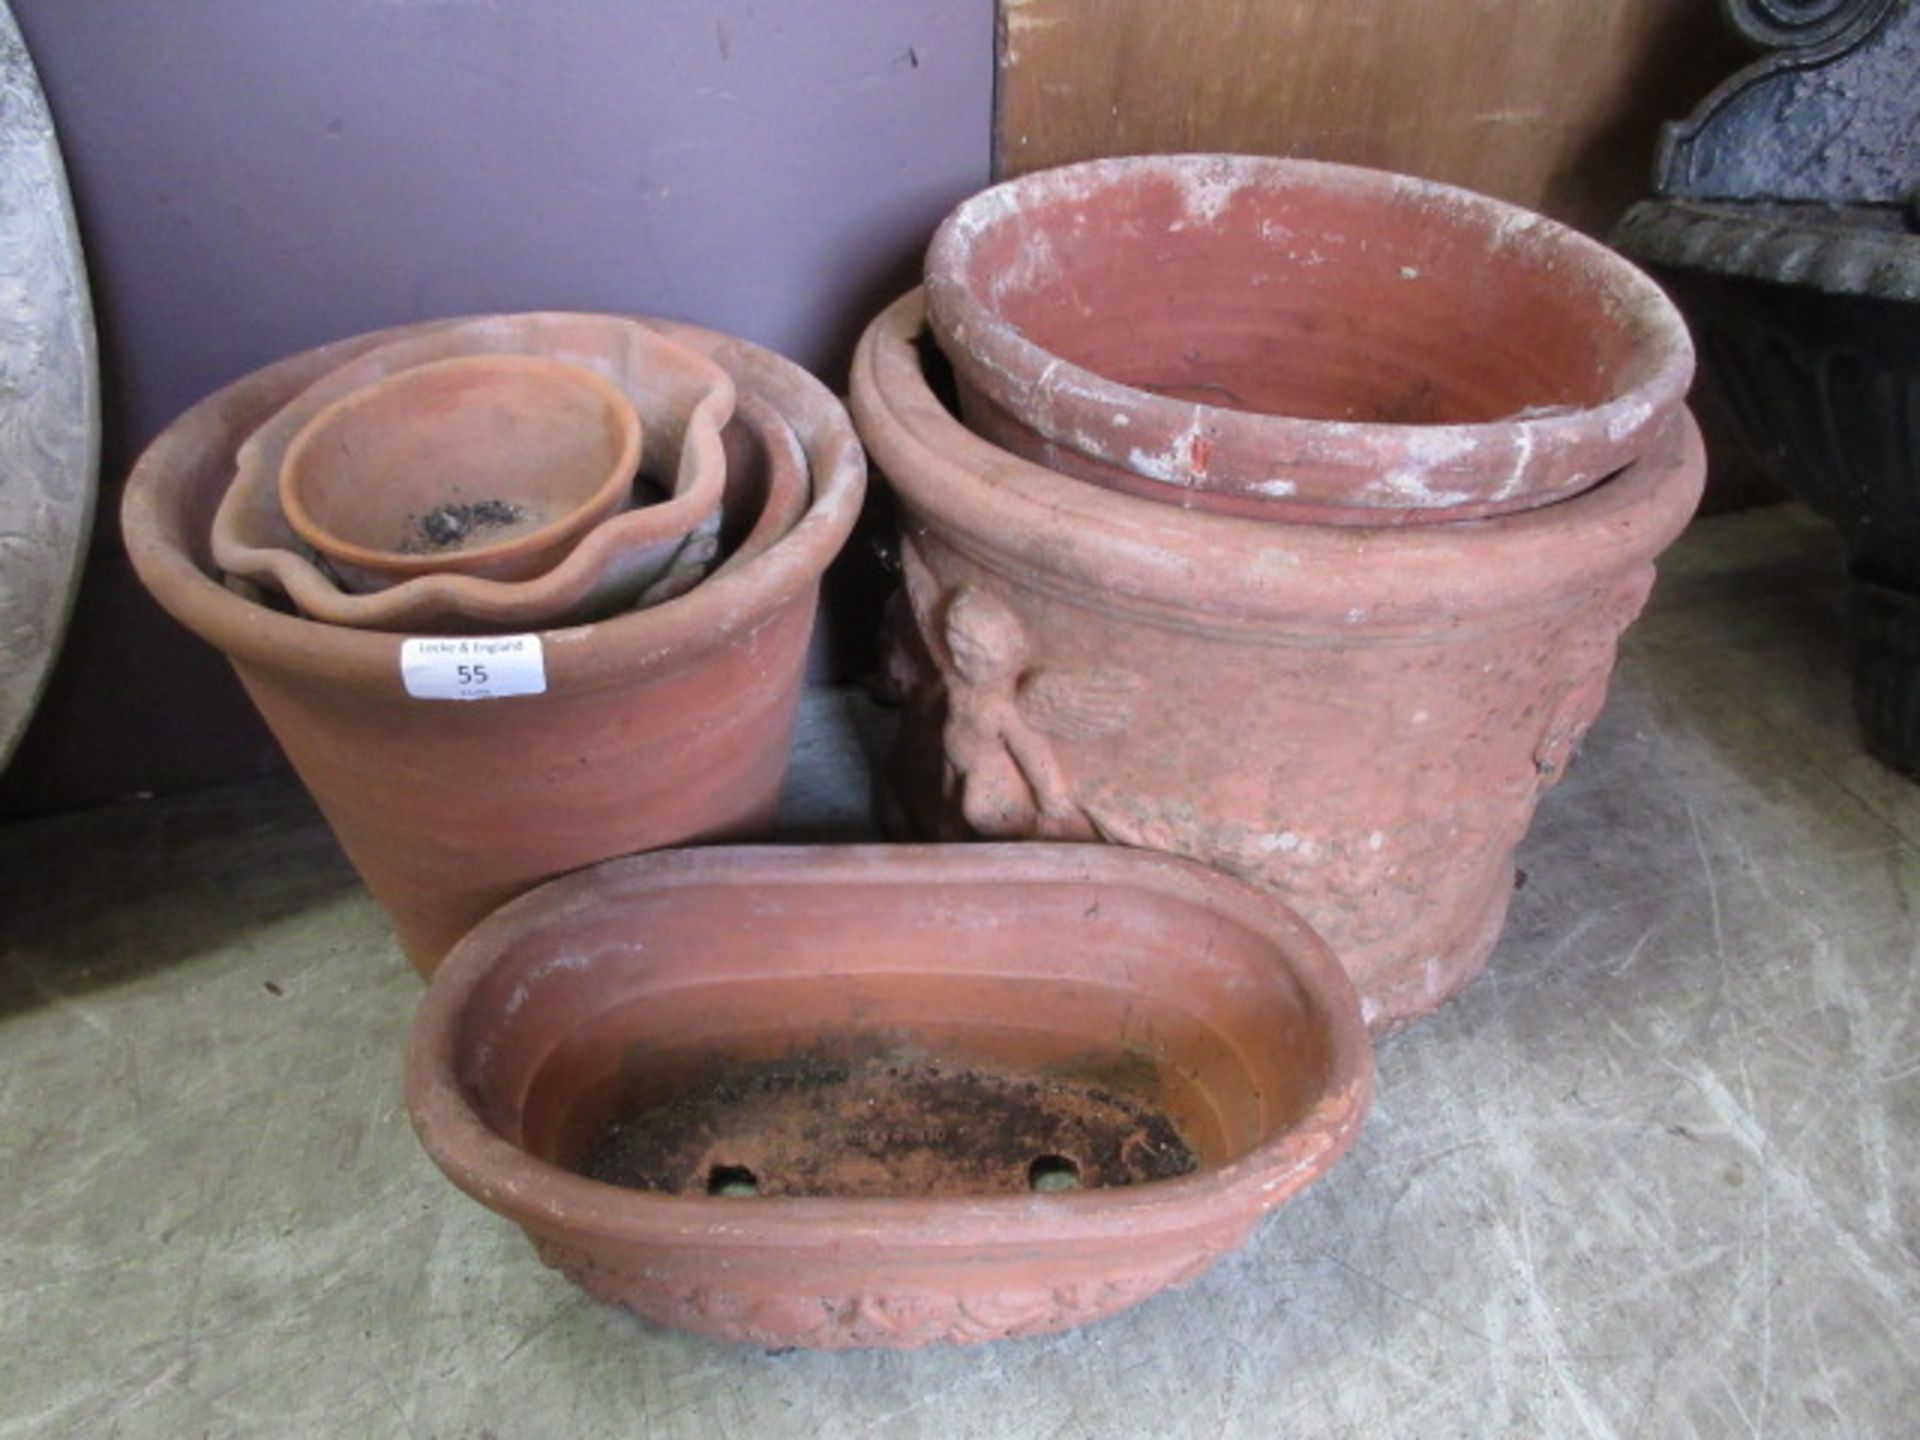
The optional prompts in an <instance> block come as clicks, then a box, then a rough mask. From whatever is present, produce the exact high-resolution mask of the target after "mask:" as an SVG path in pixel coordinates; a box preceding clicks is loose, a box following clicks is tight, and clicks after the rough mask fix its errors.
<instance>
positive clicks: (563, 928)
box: [407, 845, 1372, 1347]
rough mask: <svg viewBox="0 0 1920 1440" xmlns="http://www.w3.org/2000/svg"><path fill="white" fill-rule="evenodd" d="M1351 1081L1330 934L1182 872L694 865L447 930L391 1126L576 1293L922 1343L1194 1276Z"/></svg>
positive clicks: (842, 863)
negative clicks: (405, 1123) (414, 1137)
mask: <svg viewBox="0 0 1920 1440" xmlns="http://www.w3.org/2000/svg"><path fill="white" fill-rule="evenodd" d="M1371 1078H1372V1064H1371V1059H1370V1055H1369V1051H1368V1046H1367V1041H1366V1034H1365V1030H1364V1027H1363V1026H1362V1025H1361V1023H1360V1017H1359V1012H1358V1009H1357V1007H1356V1004H1355V1000H1354V995H1353V991H1352V988H1351V987H1350V986H1349V985H1348V983H1347V981H1346V979H1345V977H1344V976H1343V975H1342V973H1341V971H1340V967H1339V965H1338V963H1337V962H1336V961H1335V960H1334V959H1333V957H1332V956H1331V955H1330V954H1329V953H1328V952H1327V949H1326V947H1325V946H1324V945H1322V944H1321V942H1320V941H1319V940H1318V939H1317V938H1316V937H1315V936H1314V935H1313V933H1312V932H1311V931H1309V930H1308V929H1307V927H1306V926H1305V925H1304V924H1302V923H1301V922H1300V920H1299V919H1298V918H1297V917H1295V916H1294V915H1293V914H1292V913H1291V912H1289V911H1287V910H1286V909H1285V908H1284V907H1282V906H1280V905H1279V904H1277V903H1276V902H1274V901H1273V900H1272V899H1271V898H1269V897H1267V896H1264V895H1262V894H1260V893H1259V892H1257V891H1255V890H1253V889H1251V888H1249V887H1247V886H1244V885H1240V884H1238V883H1237V882H1234V881H1232V880H1229V879H1227V878H1226V877H1224V876H1220V875H1216V874H1213V873H1212V872H1210V871H1206V870H1203V869H1201V868H1200V867H1198V866H1193V865H1188V864H1186V863H1184V862H1180V861H1174V860H1169V859H1167V858H1165V857H1159V856H1148V855H1144V854H1139V853H1131V852H1127V851H1121V850H1112V849H1104V848H1099V847H1089V846H1051V845H1048V846H1041V845H1021V846H988V847H953V846H946V847H899V848H883V847H871V846H857V847H820V848H813V849H792V850H788V849H740V850H728V849H715V850H701V851H684V852H677V853H669V854H661V855H649V856H643V857H640V858H638V859H633V860H621V861H614V862H611V863H609V864H607V865H603V866H599V867H596V868H595V869H592V870H589V871H586V872H584V873H582V874H578V875H572V876H568V877H566V878H565V879H563V880H560V881H557V882H555V883H554V884H552V885H549V886H546V887H544V888H543V889H541V890H539V891H538V892H536V893H535V894H532V895H529V896H527V897H525V898H524V899H522V900H521V901H519V902H517V903H515V904H513V905H510V906H508V907H507V908H506V909H504V910H502V911H501V912H500V913H499V914H498V915H495V916H494V917H492V918H491V919H490V920H488V921H487V922H486V923H485V924H483V925H481V926H480V927H479V928H478V929H476V930H475V931H474V932H473V933H472V934H471V935H470V936H468V937H467V939H466V940H464V941H463V942H462V943H461V944H460V946H459V947H458V948H457V949H456V950H455V951H454V953H453V954H452V955H451V956H449V957H448V960H447V963H446V965H445V966H444V967H442V969H441V971H440V973H439V974H438V975H437V976H436V977H435V979H434V983H433V985H432V987H431V988H430V989H429V990H428V992H427V997H426V999H425V1001H424V1002H423V1003H422V1005H421V1008H420V1012H419V1015H418V1017H417V1019H416V1020H415V1022H414V1029H413V1042H412V1046H411V1049H410V1051H409V1054H408V1059H407V1104H408V1108H409V1109H410V1110H411V1112H412V1115H413V1122H414V1126H415V1128H416V1130H417V1131H418V1132H419V1135H420V1139H421V1141H422V1143H423V1144H424V1145H425V1146H426V1148H427V1151H428V1153H429V1154H431V1155H432V1156H433V1158H434V1160H435V1162H436V1163H438V1164H439V1166H440V1167H441V1169H443V1170H444V1171H446V1173H447V1175H448V1176H449V1177H450V1178H451V1179H452V1180H453V1181H454V1183H455V1184H457V1185H459V1186H460V1187H461V1188H462V1189H463V1190H465V1191H466V1192H467V1193H468V1194H470V1195H472V1196H473V1197H474V1198H475V1199H477V1200H479V1201H480V1202H481V1203H482V1204H484V1205H487V1206H489V1207H490V1208H492V1209H494V1210H497V1211H499V1212H500V1213H501V1214H503V1215H505V1216H507V1217H508V1218H510V1219H512V1220H513V1221H514V1222H515V1223H517V1224H518V1225H520V1226H521V1227H522V1228H523V1229H524V1230H525V1231H526V1233H527V1235H528V1237H529V1238H530V1239H531V1240H532V1241H533V1243H534V1245H535V1246H536V1247H537V1248H538V1250H539V1252H540V1255H541V1257H542V1258H543V1259H544V1260H545V1261H546V1262H547V1263H548V1264H550V1265H553V1266H556V1267H557V1268H559V1269H561V1270H562V1271H564V1272H565V1273H566V1274H567V1276H568V1277H569V1278H571V1279H572V1280H574V1281H575V1282H576V1283H578V1284H579V1285H581V1286H583V1287H584V1288H586V1289H587V1290H588V1291H590V1292H591V1293H592V1294H594V1295H596V1296H598V1297H599V1298H600V1299H602V1300H608V1301H612V1302H615V1303H618V1304H622V1305H626V1306H628V1307H630V1308H632V1309H634V1310H636V1311H638V1312H639V1313H640V1314H642V1315H645V1316H648V1317H649V1318H652V1319H654V1320H658V1321H660V1322H662V1323H664V1324H668V1325H675V1326H680V1327H683V1328H685V1329H689V1330H696V1331H700V1332H702V1333H704V1334H708V1335H714V1336H718V1337H720V1338H722V1339H727V1340H746V1341H753V1342H755V1343H758V1344H763V1345H807V1346H823V1347H825V1346H835V1347H837V1346H852V1345H886V1346H916V1345H923V1344H927V1343H930V1342H935V1341H977V1340H993V1339H1000V1338H1002V1337H1005V1336H1011V1335H1025V1334H1033V1333H1036V1332H1040V1331H1048V1330H1058V1329H1062V1328H1064V1327H1066V1326H1070V1325H1075V1324H1079V1323H1081V1322H1083V1321H1087V1320H1092V1319H1095V1318H1097V1317H1099V1316H1101V1315H1106V1314H1109V1313H1111V1312H1113V1311H1116V1310H1119V1309H1122V1308H1123V1307H1125V1306H1128V1305H1131V1304H1133V1303H1134V1302H1136V1301H1138V1300H1141V1299H1143V1298H1144V1297H1146V1296H1148V1295H1151V1294H1153V1293H1154V1292H1156V1291H1158V1290H1161V1289H1163V1288H1165V1287H1166V1286H1168V1285H1173V1284H1178V1283H1181V1282H1182V1281H1185V1280H1187V1279H1190V1278H1192V1277H1193V1276H1195V1275H1197V1274H1199V1273H1200V1272H1201V1271H1203V1270H1204V1269H1206V1267H1207V1266H1208V1265H1209V1264H1210V1263H1211V1262H1212V1261H1213V1260H1214V1259H1215V1258H1217V1257H1218V1256H1220V1255H1221V1254H1223V1253H1224V1252H1226V1251H1228V1250H1230V1249H1232V1248H1233V1247H1234V1246H1236V1245H1238V1244H1239V1243H1240V1242H1241V1241H1242V1240H1243V1239H1244V1238H1245V1237H1246V1234H1247V1232H1248V1230H1249V1229H1250V1228H1251V1227H1252V1225H1253V1224H1254V1222H1255V1221H1256V1220H1257V1219H1258V1218H1259V1217H1260V1216H1261V1215H1262V1214H1263V1213H1265V1212H1267V1211H1269V1210H1272V1209H1273V1208H1275V1207H1277V1206H1279V1205H1281V1204H1282V1203H1284V1202H1285V1201H1286V1200H1287V1199H1288V1198H1289V1197H1291V1196H1292V1195H1293V1194H1295V1193H1296V1192H1297V1191H1298V1190H1300V1189H1301V1188H1302V1187H1303V1186H1305V1185H1306V1184H1307V1183H1309V1182H1310V1181H1312V1180H1313V1179H1314V1178H1316V1177H1317V1176H1319V1175H1320V1174H1321V1173H1322V1172H1323V1171H1325V1170H1326V1169H1327V1168H1328V1167H1329V1166H1330V1165H1332V1164H1333V1162H1334V1161H1335V1160H1336V1159H1337V1158H1338V1157H1339V1156H1340V1155H1341V1154H1342V1153H1343V1152H1344V1151H1345V1150H1346V1148H1347V1146H1348V1145H1349V1144H1350V1143H1351V1141H1352V1139H1353V1137H1354V1135H1355V1133H1356V1131H1357V1130H1358V1128H1359V1125H1360V1122H1361V1119H1362V1117H1363V1115H1364V1112H1365V1109H1366V1105H1367V1100H1368V1094H1369V1088H1370V1084H1371ZM586 1172H591V1173H595V1174H600V1175H618V1176H619V1177H620V1178H621V1180H622V1182H623V1183H621V1184H612V1183H606V1181H605V1180H601V1179H589V1178H587V1173H586ZM1069 1181H1077V1184H1076V1185H1074V1186H1073V1188H1068V1189H1061V1188H1058V1187H1059V1186H1061V1185H1063V1184H1065V1183H1066V1182H1069ZM642 1183H644V1184H645V1185H646V1186H647V1188H645V1189H642V1188H630V1187H633V1186H637V1185H640V1184H642ZM1036 1192H1037V1193H1036Z"/></svg>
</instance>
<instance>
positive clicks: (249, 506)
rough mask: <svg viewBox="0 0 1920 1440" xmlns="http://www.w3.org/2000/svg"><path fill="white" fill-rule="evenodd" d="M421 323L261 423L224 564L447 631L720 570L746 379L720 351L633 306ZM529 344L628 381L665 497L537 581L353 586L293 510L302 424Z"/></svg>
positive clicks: (616, 601)
mask: <svg viewBox="0 0 1920 1440" xmlns="http://www.w3.org/2000/svg"><path fill="white" fill-rule="evenodd" d="M405 335H406V338H404V339H402V340H397V341H394V342H392V343H388V344H382V345H376V346H373V347H371V348H370V349H367V350H365V351H363V352H362V353H360V354H358V355H356V356H355V357H354V358H353V359H351V360H349V361H347V362H346V363H345V364H342V365H340V366H337V367H336V368H334V369H333V370H330V371H328V372H327V373H326V374H325V375H323V376H321V377H319V378H318V379H316V380H315V381H314V383H313V384H311V385H309V386H307V387H306V388H305V389H303V390H301V391H300V392H299V393H298V394H296V395H295V396H293V397H292V398H291V399H289V400H288V401H287V403H286V404H285V405H283V406H281V407H280V408H279V409H278V410H276V411H275V412H274V413H273V414H272V415H270V416H268V417H267V418H266V419H265V420H264V421H263V422H262V423H261V424H260V425H259V426H258V427H256V428H255V429H254V431H253V433H252V434H250V435H248V436H247V438H246V439H245V441H244V442H243V443H242V444H241V446H240V449H239V452H238V455H237V459H236V464H235V469H234V477H233V483H232V484H231V485H230V486H229V487H228V489H227V493H226V495H225V497H224V498H223V499H222V500H221V502H220V505H219V508H218V509H217V510H216V511H215V512H214V517H213V539H212V548H213V558H214V560H215V561H216V562H217V563H218V564H219V566H220V568H221V569H222V570H224V571H226V572H227V573H228V574H229V575H232V576H235V577H238V578H241V579H245V580H248V581H251V582H253V583H255V584H258V585H261V586H264V587H268V588H270V589H273V590H277V591H280V592H281V593H283V594H285V595H287V596H288V597H289V598H291V599H292V600H293V602H294V603H295V604H296V605H298V606H299V607H300V610H301V613H303V614H305V615H306V616H308V617H309V618H310V619H314V620H319V621H322V622H324V623H327V624H332V625H354V626H359V627H362V628H365V629H369V630H427V629H430V630H434V631H452V630H462V631H466V630H475V629H488V628H499V627H512V626H520V627H526V626H534V625H543V626H552V625H561V624H577V623H580V622H582V621H586V620H592V619H598V618H600V617H602V616H604V615H607V614H610V613H613V612H615V611H618V610H622V609H626V608H628V607H630V606H632V605H634V604H636V603H646V602H647V601H649V600H651V599H653V598H655V596H656V593H660V592H671V591H674V590H675V589H676V588H685V586H686V585H687V584H690V583H691V582H693V581H695V580H697V579H699V578H700V576H701V575H703V574H705V573H706V567H707V565H708V564H709V563H710V562H711V560H712V559H713V534H712V531H713V528H714V524H713V522H714V515H715V511H716V508H717V507H718V506H719V505H720V503H721V493H722V489H723V487H724V485H725V483H726V473H727V472H726V462H725V454H724V450H723V447H722V443H721V427H722V426H723V425H725V424H726V422H727V418H728V416H730V415H731V414H732V413H733V408H734V403H735V391H734V385H733V382H732V381H731V380H730V379H729V378H728V377H727V374H726V372H725V371H724V370H723V369H721V368H720V367H719V366H717V365H715V364H714V363H713V361H712V360H711V359H710V358H708V357H707V356H706V355H704V354H702V353H700V352H699V351H698V350H696V349H691V348H689V347H688V346H687V345H684V344H680V343H676V342H675V341H672V340H670V339H668V338H667V337H666V336H665V335H663V334H661V333H659V332H658V331H657V330H655V329H653V328H651V327H649V326H648V325H646V324H643V323H642V322H640V321H639V320H636V319H635V318H634V317H632V316H626V315H594V314H582V313H576V312H571V311H540V312H533V313H529V314H514V315H481V316H475V317H471V318H469V319H465V320H440V321H432V322H428V323H426V324H423V325H418V326H414V327H412V328H410V329H409V330H407V331H406V332H405ZM520 354H535V355H544V356H552V357H558V358H561V359H564V360H565V361H567V362H568V363H570V364H575V365H581V366H586V367H590V368H592V369H593V370H595V371H596V372H597V373H600V374H602V375H605V376H606V377H607V378H608V379H610V380H612V381H614V382H615V383H616V384H618V385H619V386H620V388H621V390H622V391H623V392H624V393H625V394H626V396H627V398H628V399H630V400H631V401H632V402H633V405H634V408H635V410H636V411H637V412H638V413H639V415H640V418H641V421H642V424H643V428H644V442H643V448H642V455H641V469H642V472H643V478H645V479H646V480H647V481H648V483H649V484H650V485H651V486H653V487H656V488H657V489H659V490H661V491H664V492H665V494H664V498H660V499H656V500H653V501H651V502H650V503H646V504H640V505H634V506H631V507H629V508H627V509H624V510H621V511H620V512H619V513H618V514H616V515H614V516H612V517H611V518H610V519H608V520H606V521H605V522H604V523H602V524H600V525H597V526H595V527H594V528H593V529H591V530H589V531H588V532H587V534H586V535H585V536H584V537H583V538H582V539H581V540H580V541H579V542H578V543H577V544H576V545H574V546H573V548H572V549H571V550H570V551H569V552H568V553H567V554H566V556H565V557H564V558H562V559H561V560H560V561H559V562H558V563H557V564H555V565H554V566H553V567H552V568H550V569H548V570H545V571H543V572H541V573H540V574H537V575H534V576H531V577H529V578H527V579H524V580H500V579H489V578H486V577H482V576H474V575H453V574H431V575H418V576H415V577H413V578H412V579H408V580H403V581H401V582H400V583H399V584H396V585H393V586H391V587H390V588H388V589H385V590H380V591H376V592H373V593H369V594H355V593H353V592H351V591H347V590H342V589H341V588H340V587H339V586H338V585H336V584H335V583H334V581H333V579H332V578H331V577H330V576H329V575H327V574H326V573H325V572H324V571H323V570H322V569H321V568H320V566H318V565H317V564H315V563H314V562H313V560H312V559H310V558H309V556H308V555H307V554H306V553H303V550H302V545H301V541H300V537H299V536H298V535H297V534H295V532H294V530H293V529H292V527H291V526H289V525H288V523H287V518H286V516H285V515H284V514H283V513H282V510H281V506H280V471H281V466H282V462H283V459H284V457H285V454H286V451H287V448H288V447H289V446H290V445H291V444H292V442H293V439H294V437H295V436H296V435H297V434H299V432H300V430H301V428H302V427H303V426H305V425H306V424H307V422H308V421H309V420H311V419H312V418H313V417H314V416H316V415H318V414H319V413H320V412H321V411H322V410H324V409H325V408H326V407H327V406H329V405H330V404H332V403H334V402H335V401H337V400H340V399H342V398H343V397H346V396H350V395H352V394H354V393H356V392H357V391H359V390H361V389H363V388H365V387H368V386H372V385H377V384H380V383H381V382H382V381H384V380H386V379H388V378H389V377H391V376H394V375H397V374H399V373H401V372H404V371H407V370H411V369H413V368H415V367H417V366H424V365H431V364H434V363H437V362H439V361H443V360H447V359H449V358H453V357H472V356H495V355H520Z"/></svg>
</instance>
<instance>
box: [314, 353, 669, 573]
mask: <svg viewBox="0 0 1920 1440" xmlns="http://www.w3.org/2000/svg"><path fill="white" fill-rule="evenodd" d="M639 466H640V417H639V415H638V414H636V413H635V412H634V408H633V405H632V402H630V401H629V400H628V399H627V397H626V396H625V395H623V394H621V393H620V391H619V390H618V389H617V388H615V387H614V386H613V385H612V384H610V383H608V382H607V381H606V380H604V379H602V378H601V377H600V376H599V375H597V374H595V373H594V372H593V371H591V370H587V369H584V368H582V367H581V366H578V365H568V364H564V363H563V362H561V361H558V360H548V359H546V358H544V357H542V356H537V355H469V356H463V357H461V358H459V359H455V360H441V361H438V362H436V363H435V364H432V365H420V366H416V367H414V368H413V369H411V370H404V371H402V372H401V373H399V374H398V375H389V376H388V377H387V378H386V379H384V380H381V381H379V382H377V383H375V384H373V385H368V386H366V387H364V388H363V389H360V390H356V391H355V392H354V393H353V394H351V395H344V396H342V397H341V398H340V399H338V400H335V401H334V402H333V403H332V404H331V405H328V406H326V407H325V408H324V409H322V410H321V411H320V413H319V414H317V415H315V416H314V417H313V418H312V419H311V420H309V421H307V423H306V424H305V425H303V426H302V427H301V428H300V431H299V433H298V434H296V435H295V436H294V437H293V443H292V444H290V445H289V446H288V447H287V453H286V456H285V458H284V459H283V460H282V462H281V465H280V508H281V511H282V512H283V513H284V514H285V515H286V517H287V523H288V524H289V525H291V526H292V527H293V529H294V533H295V534H297V535H299V536H300V538H301V539H303V540H305V541H306V542H307V543H308V544H309V545H311V546H312V547H313V548H314V549H315V550H317V551H319V552H320V553H321V554H322V555H324V556H326V558H327V559H328V561H330V562H331V563H332V566H333V570H334V573H335V574H336V575H338V576H339V577H340V578H341V579H342V580H343V581H344V582H345V583H346V584H347V585H348V586H349V587H350V588H352V589H354V590H384V589H385V588H386V587H387V586H389V585H392V584H394V583H396V582H397V581H400V580H405V579H409V578H411V577H412V576H415V575H433V574H440V573H444V572H449V571H450V572H452V573H454V574H458V575H484V576H486V577H488V578H490V579H495V580H525V579H527V578H529V577H531V576H534V575H539V574H542V573H543V572H545V571H547V570H551V569H552V568H553V567H554V565H555V564H557V563H558V562H559V561H560V559H561V558H562V557H563V556H565V555H566V553H567V552H568V551H569V550H571V549H572V548H573V547H574V545H575V543H576V542H577V541H578V540H579V538H580V536H581V535H582V534H584V533H585V532H586V531H587V530H589V529H591V528H592V527H593V526H595V525H598V524H599V523H600V522H601V521H603V520H605V519H606V518H607V517H608V516H610V515H612V514H613V513H614V512H615V511H617V510H619V509H622V508H623V507H624V506H625V504H626V502H627V500H628V498H629V496H630V495H631V494H632V492H633V481H634V475H635V472H636V471H637V470H638V469H639ZM456 507H457V510H458V512H459V514H458V516H456V513H455V512H456ZM468 515H472V516H473V517H474V518H473V519H472V520H471V521H468V522H467V523H463V524H457V525H456V524H455V523H453V522H454V521H455V520H456V518H458V519H461V520H465V518H466V516H468ZM494 515H498V517H499V519H498V521H497V522H496V523H491V524H490V523H488V521H489V520H490V519H491V518H492V517H493V516H494ZM436 520H438V521H441V522H445V523H442V524H441V525H439V526H438V527H436V526H435V524H434V522H435V521H436Z"/></svg>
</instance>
